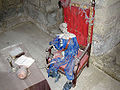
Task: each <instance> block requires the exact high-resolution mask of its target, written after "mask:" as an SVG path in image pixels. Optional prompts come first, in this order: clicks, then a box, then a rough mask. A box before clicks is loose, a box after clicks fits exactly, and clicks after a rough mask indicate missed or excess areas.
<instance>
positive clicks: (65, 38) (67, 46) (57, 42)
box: [48, 23, 79, 81]
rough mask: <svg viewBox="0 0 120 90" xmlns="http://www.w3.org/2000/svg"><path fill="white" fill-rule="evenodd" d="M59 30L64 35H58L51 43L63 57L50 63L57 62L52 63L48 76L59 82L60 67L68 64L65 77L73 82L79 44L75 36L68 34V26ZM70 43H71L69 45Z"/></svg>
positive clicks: (58, 57)
mask: <svg viewBox="0 0 120 90" xmlns="http://www.w3.org/2000/svg"><path fill="white" fill-rule="evenodd" d="M59 28H60V29H61V31H62V32H63V33H61V34H58V35H57V37H56V38H55V39H54V40H53V41H51V42H50V45H53V46H54V47H55V49H57V51H58V52H59V51H60V53H61V54H62V57H61V56H57V57H54V56H53V59H52V60H51V61H50V63H51V62H56V63H52V64H51V65H50V67H49V69H48V76H52V77H53V76H54V77H57V78H56V81H57V80H58V77H59V73H58V69H59V67H60V66H62V65H65V64H67V66H66V67H65V69H64V71H65V75H66V77H67V79H68V80H73V79H74V75H73V69H74V66H75V57H74V56H75V55H77V53H78V49H79V44H78V42H77V38H76V36H75V35H74V34H72V33H69V32H67V24H66V23H62V24H60V26H59ZM68 42H69V43H68ZM51 72H52V73H51Z"/></svg>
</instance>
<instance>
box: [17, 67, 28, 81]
mask: <svg viewBox="0 0 120 90" xmlns="http://www.w3.org/2000/svg"><path fill="white" fill-rule="evenodd" d="M27 74H28V70H27V68H26V67H24V66H21V67H20V68H19V69H18V71H17V77H18V78H19V79H22V80H23V79H25V78H26V77H27Z"/></svg>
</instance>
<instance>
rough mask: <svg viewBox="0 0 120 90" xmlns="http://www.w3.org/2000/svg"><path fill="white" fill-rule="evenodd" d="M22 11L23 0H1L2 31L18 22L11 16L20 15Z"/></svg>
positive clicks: (0, 26) (0, 17)
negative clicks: (12, 19)
mask: <svg viewBox="0 0 120 90" xmlns="http://www.w3.org/2000/svg"><path fill="white" fill-rule="evenodd" d="M22 13H23V0H0V33H1V32H3V31H5V28H9V26H13V25H15V24H17V23H18V22H16V21H13V22H11V21H10V20H11V19H10V18H12V17H17V16H20V15H21V14H22ZM9 19H10V20H9ZM11 23H12V24H11Z"/></svg>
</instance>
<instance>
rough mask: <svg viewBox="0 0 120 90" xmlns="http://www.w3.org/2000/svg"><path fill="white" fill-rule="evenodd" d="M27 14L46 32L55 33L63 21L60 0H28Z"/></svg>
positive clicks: (25, 6)
mask: <svg viewBox="0 0 120 90" xmlns="http://www.w3.org/2000/svg"><path fill="white" fill-rule="evenodd" d="M24 9H25V14H26V15H27V16H29V17H30V18H31V19H33V20H34V22H35V23H36V24H37V25H38V26H39V27H40V28H41V29H42V30H44V31H45V32H47V33H49V34H52V35H54V34H55V32H56V30H55V29H58V25H59V24H60V23H61V22H62V21H63V16H62V9H59V8H58V0H26V2H25V4H24Z"/></svg>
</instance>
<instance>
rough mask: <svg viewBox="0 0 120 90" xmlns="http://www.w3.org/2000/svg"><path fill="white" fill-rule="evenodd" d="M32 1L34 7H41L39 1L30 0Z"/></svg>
mask: <svg viewBox="0 0 120 90" xmlns="http://www.w3.org/2000/svg"><path fill="white" fill-rule="evenodd" d="M29 1H30V3H32V4H33V5H35V6H37V7H39V3H40V2H39V0H29Z"/></svg>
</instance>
